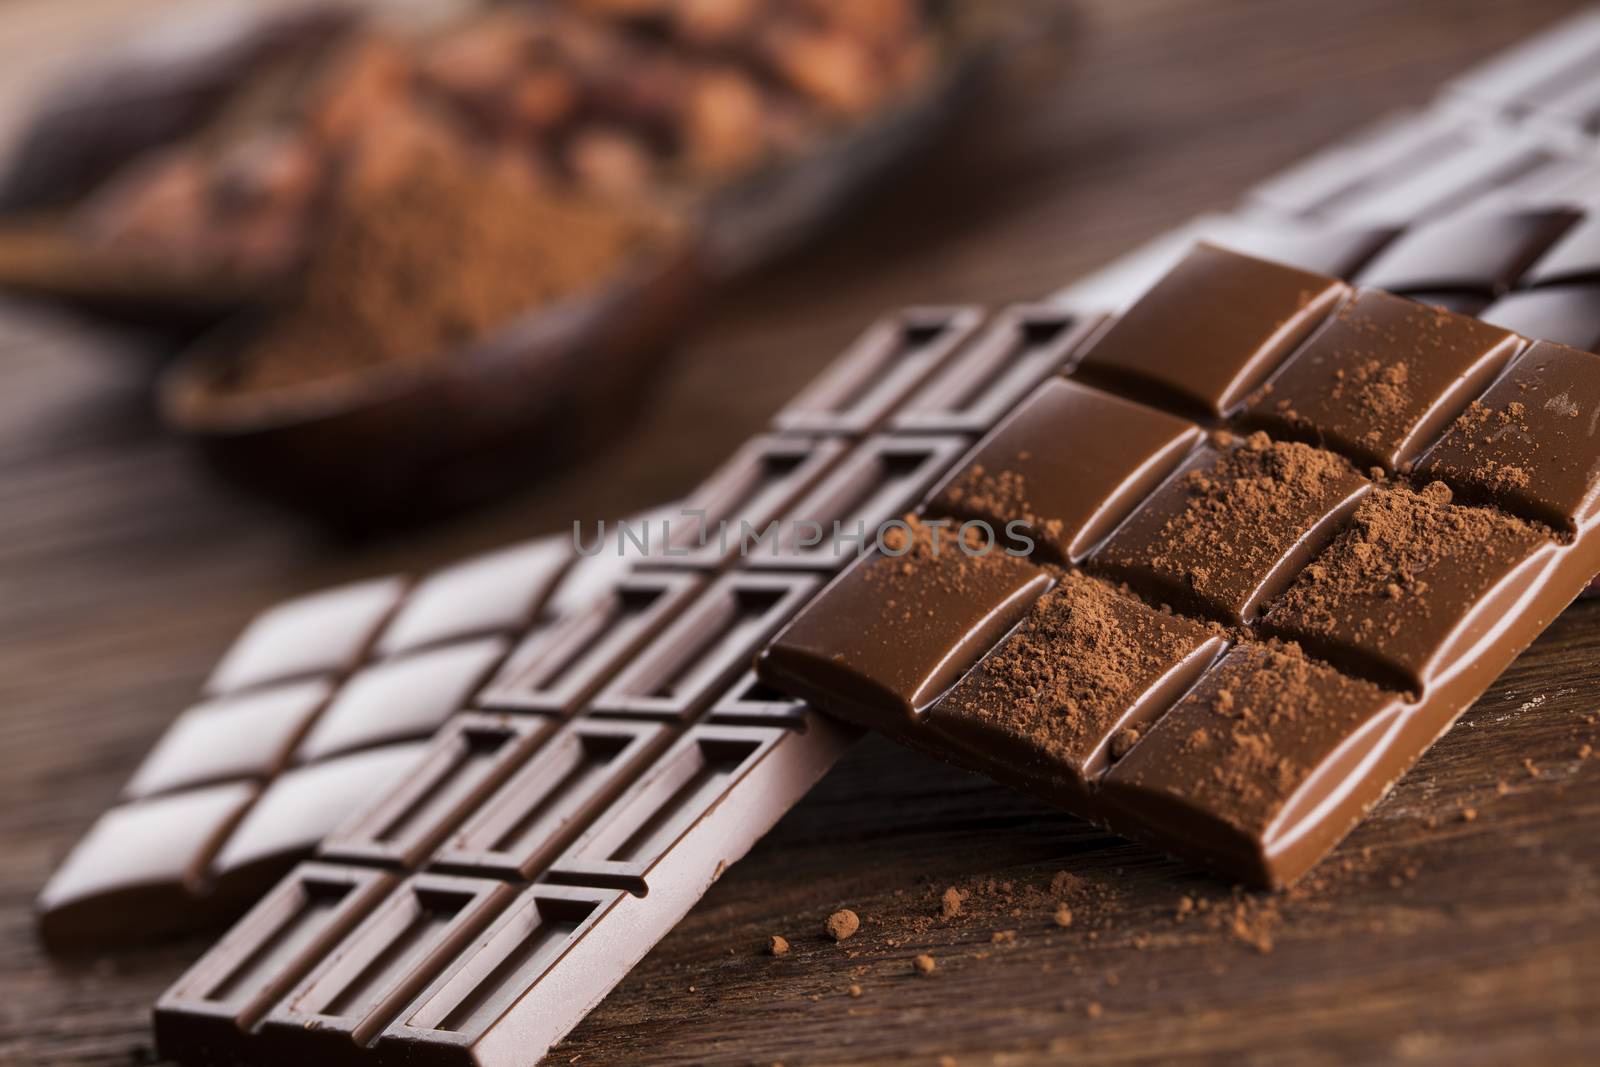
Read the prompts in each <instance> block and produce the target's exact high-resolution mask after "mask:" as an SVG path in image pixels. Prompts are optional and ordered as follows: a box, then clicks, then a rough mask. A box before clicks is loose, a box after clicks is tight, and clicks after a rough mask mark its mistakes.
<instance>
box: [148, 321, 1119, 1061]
mask: <svg viewBox="0 0 1600 1067" xmlns="http://www.w3.org/2000/svg"><path fill="white" fill-rule="evenodd" d="M979 319H980V316H979V315H978V314H977V313H976V312H975V311H973V310H972V309H970V308H949V309H943V308H915V309H911V310H909V311H906V312H899V313H895V314H893V315H890V316H887V317H886V318H885V319H883V320H882V321H881V322H879V323H877V324H875V325H874V326H873V327H872V328H871V329H869V330H868V331H867V333H866V334H865V335H864V337H863V339H862V340H861V341H859V342H858V343H857V344H856V345H854V346H852V348H851V349H850V350H849V351H848V352H846V353H845V354H844V356H843V357H841V359H840V360H839V361H837V362H836V364H835V365H834V366H833V367H832V368H830V370H829V371H828V372H827V373H826V374H825V376H824V378H823V382H824V383H825V384H828V383H831V384H828V387H827V388H825V389H824V388H817V389H813V390H811V391H809V392H808V393H806V394H804V395H803V396H802V397H801V398H799V399H798V400H797V401H796V403H795V404H793V405H791V407H790V408H788V409H786V410H785V411H784V412H782V413H780V414H779V415H778V416H777V417H776V418H775V419H774V422H773V432H772V433H771V434H769V435H765V436H762V437H759V438H757V439H756V441H755V442H753V443H752V444H751V445H749V446H747V447H746V448H744V449H741V450H740V451H739V452H738V453H736V454H735V456H734V457H733V458H732V459H731V460H730V461H729V462H728V464H726V465H725V466H724V468H723V469H722V470H720V471H718V472H715V473H714V474H713V475H712V476H711V477H710V478H708V479H707V481H706V482H705V484H704V486H703V487H702V488H701V489H700V490H697V491H696V492H694V493H692V494H691V495H690V496H689V498H688V499H687V500H686V501H685V504H684V510H685V511H692V512H693V513H694V514H695V515H696V516H697V517H698V518H697V524H696V525H697V527H700V528H703V527H704V525H706V524H719V523H722V522H724V521H740V522H744V523H748V524H750V525H752V526H756V527H760V528H765V527H766V526H767V525H768V524H772V523H776V524H777V526H776V532H775V534H774V535H773V537H772V538H771V539H770V540H765V541H762V542H761V543H760V544H758V545H756V546H755V547H754V548H753V549H750V550H749V551H748V552H741V551H739V550H738V549H737V548H734V549H725V548H723V547H722V546H721V545H719V544H717V543H716V541H715V540H714V538H713V537H705V538H704V539H702V537H701V535H700V530H699V529H696V532H695V536H694V537H693V538H690V539H684V538H683V537H682V535H681V534H680V535H678V536H677V537H673V538H669V539H668V547H669V548H671V549H674V550H675V551H662V552H660V553H659V554H656V555H654V556H652V557H651V558H649V559H646V560H640V561H637V562H636V563H635V564H633V565H632V566H631V567H630V569H629V573H627V574H626V575H624V576H623V577H621V578H619V579H617V580H616V581H615V583H614V587H613V590H612V593H611V595H609V596H607V597H604V598H601V599H600V600H599V601H598V602H597V603H595V604H594V605H592V606H591V607H589V608H587V609H585V610H583V611H578V612H573V613H569V614H568V615H566V616H565V617H564V621H563V622H562V623H560V624H559V625H556V626H553V627H550V628H547V629H540V628H537V627H536V628H535V629H534V631H533V633H532V634H531V635H530V636H529V637H527V638H526V639H525V640H524V641H523V643H522V644H521V645H520V646H519V647H518V648H517V649H516V650H515V651H513V652H512V653H511V654H510V655H509V656H508V657H507V658H506V660H505V663H504V665H503V666H502V667H501V668H500V669H499V670H498V671H497V672H496V673H495V674H494V676H493V677H492V678H490V680H489V681H488V682H487V684H485V685H483V686H482V687H481V688H480V689H479V690H478V691H477V692H476V694H475V695H474V697H473V698H472V700H471V701H470V705H469V706H468V707H467V709H466V710H462V711H460V712H458V713H457V714H455V715H454V716H452V717H451V718H450V719H449V721H448V722H447V723H446V724H445V726H444V728H443V729H442V730H441V731H440V732H439V733H438V734H437V735H435V737H434V739H433V741H432V742H431V743H430V744H429V745H428V746H426V749H425V751H423V752H422V753H421V754H420V755H419V756H418V757H417V759H416V760H415V761H414V762H413V764H412V767H411V769H410V771H409V772H408V773H407V774H406V775H405V776H404V778H403V780H401V781H399V782H397V783H396V784H394V785H392V786H391V787H390V788H389V789H388V790H386V791H384V792H383V793H382V794H381V795H378V796H376V798H375V799H373V800H372V801H371V802H369V803H367V804H366V805H364V806H363V808H362V810H359V811H357V812H356V813H355V814H354V815H353V816H351V817H350V818H349V819H347V820H345V821H344V822H343V824H342V825H341V826H340V827H338V828H337V829H336V830H335V831H334V832H332V833H331V834H330V835H329V836H328V837H327V838H326V839H325V841H324V842H323V845H322V848H321V849H320V850H319V853H318V856H317V858H316V859H315V860H314V861H313V862H309V863H305V864H303V865H302V866H300V867H299V868H297V869H296V870H295V871H294V872H292V873H291V874H290V875H289V877H288V878H286V879H285V880H284V881H282V882H281V883H279V885H278V887H277V888H276V889H275V890H273V891H272V892H271V893H270V894H268V896H267V897H266V898H265V899H264V900H262V901H261V903H260V904H258V905H257V907H256V908H255V909H254V910H253V911H252V912H251V913H250V914H249V915H248V916H246V917H245V918H244V919H243V920H242V921H241V922H240V923H239V924H238V925H237V926H236V927H235V928H234V929H233V931H231V932H230V933H229V934H228V935H226V936H225V937H224V938H223V939H222V941H220V942H219V943H218V944H217V946H216V947H215V948H213V949H212V950H211V952H209V953H208V954H207V955H206V956H205V957H204V958H203V959H202V960H201V961H200V962H199V963H197V964H196V965H195V966H194V968H192V969H191V970H190V971H189V972H188V973H187V974H186V975H185V976H184V977H183V978H182V979H180V980H179V981H178V982H177V983H176V984H175V985H174V986H173V988H172V989H171V990H169V991H168V993H167V994H166V995H165V996H164V997H163V998H162V1000H161V1002H160V1004H159V1005H158V1007H157V1011H156V1034H157V1042H158V1045H159V1048H160V1052H161V1054H162V1055H164V1056H169V1057H172V1058H175V1059H178V1060H180V1061H182V1062H187V1063H207V1062H214V1061H217V1060H223V1061H237V1062H247V1063H262V1064H266V1063H280V1062H283V1061H284V1060H286V1059H291V1058H296V1057H305V1056H311V1057H313V1058H322V1059H326V1060H328V1061H329V1062H345V1061H347V1060H348V1061H351V1062H356V1061H360V1062H374V1063H391V1062H392V1063H438V1064H457V1063H459V1064H467V1063H527V1062H531V1061H532V1060H534V1059H536V1058H537V1057H538V1056H539V1055H540V1054H541V1053H542V1050H543V1049H544V1048H546V1047H548V1045H550V1044H551V1043H553V1042H555V1041H556V1040H559V1038H560V1037H561V1036H562V1035H563V1034H565V1033H566V1032H567V1031H568V1030H569V1029H570V1028H571V1027H572V1026H574V1025H576V1023H577V1022H578V1021H579V1020H580V1019H581V1018H582V1017H583V1016H584V1014H586V1013H587V1011H588V1010H589V1008H591V1007H592V1006H593V1005H594V1004H595V1003H597V1002H598V1001H599V999H600V998H601V997H603V996H604V995H605V993H606V992H607V991H608V990H609V989H610V988H611V987H612V986H613V985H615V984H616V982H618V981H620V980H621V978H622V977H623V975H625V974H626V973H627V971H628V969H629V968H630V967H631V966H632V965H633V963H635V962H636V961H637V960H638V959H639V958H640V957H642V956H643V955H644V954H645V953H646V952H647V951H649V949H650V948H651V946H652V945H654V943H655V942H656V940H657V939H659V938H660V937H661V936H662V935H663V934H665V933H666V931H667V930H668V929H670V928H671V927H672V925H673V924H675V923H676V922H677V921H678V919H679V918H681V917H682V915H683V914H685V913H686V912H687V911H688V909H689V908H690V907H692V906H693V904H694V903H695V901H697V900H698V899H699V898H700V897H701V896H702V895H703V894H704V892H705V890H706V889H707V887H708V886H709V885H710V884H711V883H712V882H713V881H715V880H716V878H718V877H719V876H720V875H721V873H722V871H723V870H725V869H726V867H727V866H728V865H729V864H731V863H733V862H734V861H735V860H737V859H738V858H739V857H740V856H742V855H743V854H744V852H745V851H746V850H747V849H748V848H749V847H750V846H751V844H753V843H754V841H755V840H756V839H757V838H759V837H760V836H761V834H763V833H764V832H765V831H766V829H767V828H769V827H770V826H771V825H772V823H773V822H775V821H776V820H777V819H778V818H779V817H780V816H781V815H782V814H783V813H784V812H785V811H786V810H788V808H789V807H790V806H791V805H793V803H794V802H795V801H797V800H798V799H799V798H800V797H801V796H802V795H803V794H804V793H805V792H806V790H807V789H809V788H810V786H811V785H812V784H813V783H814V782H815V781H816V779H817V778H818V777H820V776H821V775H822V774H823V773H824V772H825V771H826V770H827V768H828V767H829V766H831V765H832V764H833V762H834V761H835V760H836V759H837V758H838V756H839V755H840V754H842V752H843V751H844V750H845V749H846V748H847V747H848V745H849V744H850V743H852V742H853V741H854V739H855V737H856V736H857V731H856V730H855V729H854V728H852V727H849V726H846V725H844V724H841V723H838V722H835V721H833V720H830V719H827V718H825V717H823V716H819V715H818V714H817V713H816V712H814V711H812V710H811V709H809V708H807V707H806V706H805V705H804V704H803V703H802V702H799V701H795V700H793V699H791V698H789V697H787V696H785V695H783V694H781V693H776V692H774V691H772V690H771V689H770V688H768V687H766V686H764V685H762V684H761V683H760V682H758V681H757V680H756V678H755V677H754V675H753V673H752V666H753V663H754V659H755V655H756V653H757V651H758V650H759V649H760V648H761V647H762V646H763V645H764V644H765V643H766V641H767V640H769V639H770V638H771V636H772V635H773V634H774V633H775V632H776V631H777V630H778V629H779V627H781V626H782V625H783V624H784V623H785V622H787V621H788V620H789V619H790V618H792V617H793V615H794V613H795V612H796V611H798V610H799V609H800V608H801V607H802V606H803V605H804V603H805V602H806V601H807V600H809V599H810V598H811V597H812V596H814V595H815V593H816V591H817V590H818V589H819V588H820V587H821V585H822V583H823V581H824V580H825V579H826V576H827V575H828V574H830V573H832V572H834V571H836V570H837V569H839V568H840V567H842V566H844V565H846V564H848V562H849V561H850V560H851V559H854V558H856V556H857V555H859V554H860V552H861V551H863V548H862V547H861V544H860V541H859V539H857V540H855V541H852V542H851V544H850V546H849V547H848V548H846V549H844V550H842V551H841V553H840V554H839V556H838V557H837V558H835V556H834V555H833V554H832V553H831V552H830V548H831V547H832V546H830V545H826V544H820V543H819V544H811V543H802V541H809V540H810V539H809V538H796V537H794V536H793V535H792V530H793V528H794V527H795V526H796V525H797V524H799V523H802V522H803V523H807V524H811V525H812V526H815V527H821V528H823V529H826V530H828V531H830V532H831V530H832V528H833V526H834V524H839V525H840V526H841V527H845V528H853V527H855V526H856V525H857V524H859V526H860V527H861V528H862V529H864V530H866V531H870V532H869V533H868V534H867V535H866V543H867V544H870V543H871V539H872V537H873V536H875V533H876V531H877V530H878V529H879V528H880V527H881V526H882V524H883V523H884V522H885V521H887V520H890V519H894V518H895V517H897V516H899V515H902V514H904V513H905V512H907V511H908V510H910V509H912V508H914V507H915V506H916V505H917V503H918V502H919V501H920V500H921V499H922V498H923V497H924V496H926V494H927V492H928V491H929V489H930V488H932V486H933V485H934V483H935V482H936V481H937V480H938V479H939V478H941V477H943V476H944V475H945V474H946V473H947V472H948V470H949V468H950V466H951V464H952V463H954V462H955V461H956V459H958V458H959V457H960V455H961V454H962V453H963V452H964V451H965V450H966V449H967V448H968V447H969V446H970V444H971V443H972V440H973V439H974V437H975V436H976V434H978V433H981V432H983V431H984V430H986V429H988V428H989V427H990V426H992V425H993V423H994V422H995V421H996V420H997V419H999V418H1000V417H1001V416H1002V415H1003V414H1004V413H1005V412H1006V411H1007V410H1008V409H1009V408H1010V407H1011V406H1012V404H1013V403H1014V402H1015V399H1016V398H1017V397H1019V396H1021V395H1023V394H1025V393H1026V392H1027V391H1028V390H1030V389H1031V388H1033V387H1034V386H1036V385H1037V384H1038V383H1039V382H1041V381H1043V380H1045V379H1046V378H1048V377H1049V376H1050V375H1052V374H1054V373H1056V372H1057V371H1059V370H1060V369H1061V367H1062V366H1064V365H1066V364H1068V363H1070V362H1071V360H1072V358H1073V354H1074V353H1075V352H1076V350H1077V348H1078V347H1079V345H1080V344H1081V343H1082V342H1083V341H1084V340H1085V339H1086V338H1087V337H1088V336H1090V334H1091V333H1092V330H1093V328H1094V326H1095V322H1094V321H1093V320H1085V319H1082V318H1081V317H1078V316H1073V315H1068V314H1064V313H1063V312H1061V311H1059V310H1056V309H1049V308H1037V307H1026V306H1024V307H1018V308H1013V309H1010V310H1008V311H1006V312H1003V313H1001V314H999V315H997V316H995V318H994V319H993V320H992V321H991V322H990V323H989V324H988V325H987V326H986V327H985V328H983V329H982V330H979V329H978V323H979ZM907 368H911V369H909V370H908V369H907ZM884 382H890V383H892V388H890V387H888V386H886V385H884ZM841 383H843V384H841ZM806 528H807V529H808V530H809V529H810V528H811V526H807V527H806Z"/></svg>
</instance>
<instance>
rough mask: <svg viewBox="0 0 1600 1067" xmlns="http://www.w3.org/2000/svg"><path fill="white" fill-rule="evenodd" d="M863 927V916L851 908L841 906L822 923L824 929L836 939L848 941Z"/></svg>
mask: <svg viewBox="0 0 1600 1067" xmlns="http://www.w3.org/2000/svg"><path fill="white" fill-rule="evenodd" d="M859 929H861V918H860V916H858V915H856V913H855V912H853V911H851V910H850V909H849V908H840V909H839V910H838V911H836V912H834V913H833V914H832V915H830V916H828V918H827V921H826V922H824V923H823V924H822V930H823V932H824V933H825V934H827V935H828V936H829V937H831V938H833V940H835V941H847V940H849V939H850V938H852V937H854V936H855V933H856V931H857V930H859Z"/></svg>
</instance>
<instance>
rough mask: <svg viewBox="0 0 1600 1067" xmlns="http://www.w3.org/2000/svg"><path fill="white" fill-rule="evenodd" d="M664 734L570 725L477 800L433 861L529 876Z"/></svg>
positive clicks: (632, 727) (655, 728)
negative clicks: (506, 778)
mask: <svg viewBox="0 0 1600 1067" xmlns="http://www.w3.org/2000/svg"><path fill="white" fill-rule="evenodd" d="M669 738H670V735H669V733H668V729H667V726H666V725H665V724H662V723H649V722H609V721H605V720H599V719H579V720H576V721H574V722H572V723H569V724H568V725H566V726H564V727H562V729H561V730H560V732H559V733H557V734H556V735H555V736H554V737H552V738H551V739H550V740H549V741H548V742H547V743H545V744H544V745H543V746H541V747H540V748H539V749H538V750H537V751H536V753H535V754H534V755H533V757H532V758H531V759H529V760H528V761H527V762H526V763H524V764H523V765H522V766H521V767H520V768H518V769H517V770H516V771H515V773H514V774H513V775H512V777H511V778H510V779H509V780H508V781H506V782H505V784H504V785H502V786H501V787H500V788H499V789H498V790H496V791H495V792H494V793H493V794H491V795H490V796H489V797H487V798H485V799H484V800H483V802H482V803H480V804H479V805H478V806H477V810H476V811H475V812H474V813H473V814H472V815H471V816H470V817H469V818H468V819H467V821H466V822H465V823H464V824H463V825H462V826H461V828H460V830H459V831H457V832H455V833H453V834H451V835H450V836H449V838H448V839H447V840H446V841H445V842H444V844H443V845H442V847H440V848H439V850H438V851H437V853H436V854H435V855H434V858H433V864H434V866H436V867H439V868H444V869H450V870H462V871H472V872H483V873H488V874H495V875H499V876H502V877H507V878H533V877H535V876H536V875H538V874H539V873H540V872H542V871H543V870H544V869H545V868H546V867H547V866H549V863H550V861H551V860H552V859H554V858H555V856H556V854H557V853H558V852H559V851H560V850H561V849H563V848H565V847H566V845H567V843H568V842H569V841H570V840H571V839H572V836H573V835H574V834H576V833H578V832H579V831H580V830H582V828H583V827H584V826H586V825H588V823H589V821H590V819H592V818H593V816H594V815H595V814H596V813H598V812H599V811H600V810H602V809H603V808H604V807H605V806H606V805H607V804H609V803H610V802H611V801H612V799H614V798H615V797H616V795H617V794H618V793H620V792H621V791H622V789H623V788H624V787H625V786H626V785H627V784H628V782H629V781H630V780H631V779H632V778H633V776H634V775H635V774H637V773H638V772H639V770H640V769H641V768H642V767H643V766H644V765H645V764H646V763H647V762H648V761H649V759H650V758H651V757H652V756H653V755H655V754H656V753H657V752H659V751H660V750H661V748H662V747H663V746H665V744H666V743H667V742H668V740H669Z"/></svg>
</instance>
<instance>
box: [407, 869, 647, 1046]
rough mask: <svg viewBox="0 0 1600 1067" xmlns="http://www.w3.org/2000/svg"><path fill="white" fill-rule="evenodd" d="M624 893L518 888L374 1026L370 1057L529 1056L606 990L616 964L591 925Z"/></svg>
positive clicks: (552, 1040)
mask: <svg viewBox="0 0 1600 1067" xmlns="http://www.w3.org/2000/svg"><path fill="white" fill-rule="evenodd" d="M625 897H626V894H625V893H623V892H622V891H621V890H616V889H593V888H581V887H577V886H560V885H539V886H532V887H530V888H528V889H526V890H524V891H523V892H522V894H521V895H520V896H519V897H518V898H517V899H516V900H515V901H514V902H513V903H512V904H511V905H510V906H509V907H507V908H506V910H505V913H504V914H502V915H501V916H500V918H499V919H497V920H496V921H495V923H494V925H493V926H491V927H490V928H489V929H488V930H487V931H485V932H484V934H483V936H482V937H480V938H479V939H477V941H475V942H474V943H473V944H472V945H470V946H469V947H468V948H467V949H466V950H465V951H464V952H463V953H462V954H461V956H460V957H459V958H458V959H457V960H455V961H454V962H453V963H452V965H451V966H450V967H449V968H447V969H446V970H445V971H444V972H443V973H441V974H440V976H439V977H438V978H436V979H435V980H434V982H433V983H432V985H430V986H429V988H428V989H427V990H426V991H424V992H423V993H422V994H421V995H420V996H419V997H418V998H417V999H416V1001H415V1002H414V1003H413V1004H412V1005H411V1006H409V1007H408V1008H407V1009H406V1010H405V1011H404V1012H402V1013H401V1015H400V1017H399V1018H397V1019H396V1020H395V1021H394V1022H393V1023H391V1024H390V1025H389V1026H388V1028H387V1029H385V1030H384V1032H383V1035H382V1037H381V1038H380V1039H379V1041H378V1043H377V1045H376V1046H375V1053H376V1056H377V1057H378V1058H379V1059H380V1060H384V1061H389V1060H392V1061H394V1062H397V1063H408V1064H417V1065H419V1067H456V1065H476V1064H492V1063H512V1062H517V1061H518V1059H519V1058H520V1059H521V1060H523V1061H526V1062H533V1059H532V1057H534V1056H536V1055H538V1053H537V1051H535V1050H539V1049H545V1048H548V1047H549V1046H551V1045H553V1044H555V1042H557V1041H559V1040H560V1039H561V1037H562V1036H563V1035H564V1034H565V1033H566V1030H567V1027H568V1025H569V1020H572V1019H575V1018H580V1017H582V1016H583V1015H584V1014H585V1013H586V1012H587V1011H588V1009H589V1005H590V1004H592V1003H593V1002H594V1001H596V1000H598V999H599V998H600V997H601V996H603V995H604V994H605V992H606V991H607V989H608V988H609V985H608V983H609V981H610V979H611V977H612V975H613V974H614V973H615V972H616V970H617V968H616V967H615V966H614V965H613V964H614V957H611V956H609V955H608V954H607V953H608V950H609V949H610V948H611V946H609V945H608V944H606V943H605V941H606V939H605V937H604V936H603V935H600V934H597V933H596V927H597V926H598V925H599V924H600V922H601V920H602V919H603V918H605V917H607V916H608V915H611V914H613V913H615V912H617V911H618V908H619V905H620V904H621V903H622V901H623V900H624V898H625ZM625 919H626V916H625V915H622V916H620V917H619V918H618V919H616V920H613V925H620V924H621V922H622V921H624V920H625Z"/></svg>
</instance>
